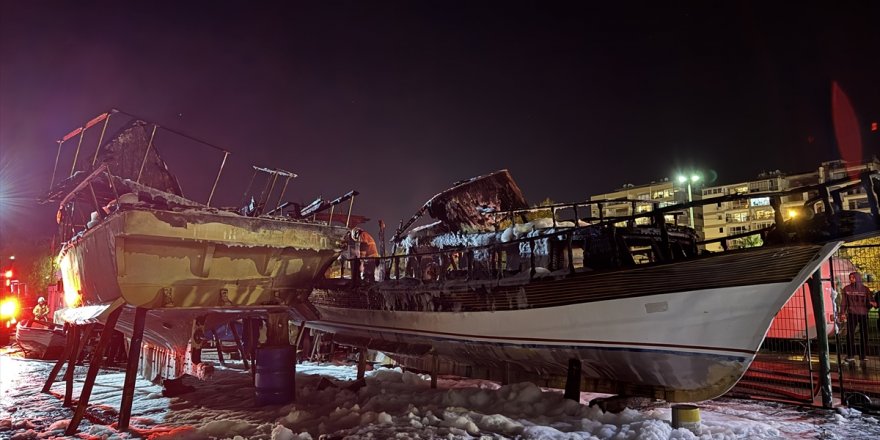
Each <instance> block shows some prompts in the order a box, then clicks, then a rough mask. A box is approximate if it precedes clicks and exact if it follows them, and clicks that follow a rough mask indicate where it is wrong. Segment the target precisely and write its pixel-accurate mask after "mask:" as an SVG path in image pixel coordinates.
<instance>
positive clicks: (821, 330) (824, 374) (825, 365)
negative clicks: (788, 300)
mask: <svg viewBox="0 0 880 440" xmlns="http://www.w3.org/2000/svg"><path fill="white" fill-rule="evenodd" d="M809 285H810V299H811V300H812V301H813V316H815V317H816V342H817V343H818V344H819V347H818V351H819V391H820V393H821V394H822V407H823V408H832V407H833V403H832V399H831V397H832V396H831V393H832V389H831V362H830V361H829V359H828V351H829V349H828V329H827V328H826V326H825V299H824V298H823V292H822V268H821V266H820V268H819V269H816V272H815V273H813V275H812V276H811V277H810V280H809Z"/></svg>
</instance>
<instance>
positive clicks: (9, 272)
mask: <svg viewBox="0 0 880 440" xmlns="http://www.w3.org/2000/svg"><path fill="white" fill-rule="evenodd" d="M3 276H5V277H6V278H12V269H9V270H7V271H6V273H4V274H3Z"/></svg>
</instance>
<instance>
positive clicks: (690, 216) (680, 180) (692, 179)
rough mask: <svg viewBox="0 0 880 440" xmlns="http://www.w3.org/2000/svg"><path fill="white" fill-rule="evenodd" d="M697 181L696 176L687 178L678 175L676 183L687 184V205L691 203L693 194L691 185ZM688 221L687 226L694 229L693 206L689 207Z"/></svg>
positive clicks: (698, 179) (697, 176) (697, 177)
mask: <svg viewBox="0 0 880 440" xmlns="http://www.w3.org/2000/svg"><path fill="white" fill-rule="evenodd" d="M699 181H700V176H699V175H698V174H691V176H690V178H688V176H685V175H681V174H679V175H678V183H687V190H688V203H691V202H692V201H693V193H692V190H691V183H697V182H699ZM688 220H689V221H688V226H690V227H691V229H695V228H694V207H693V206H690V207H689V208H688Z"/></svg>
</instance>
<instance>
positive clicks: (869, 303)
mask: <svg viewBox="0 0 880 440" xmlns="http://www.w3.org/2000/svg"><path fill="white" fill-rule="evenodd" d="M871 307H877V303H876V302H875V301H874V297H873V295H872V294H871V291H870V290H868V288H867V287H865V285H864V284H862V275H861V274H860V273H858V272H852V273H850V274H849V284H848V285H847V286H846V287H844V288H843V307H842V310H841V311H842V315H843V316H845V317H846V350H847V351H846V354H847V359H846V360H847V361H852V360H853V357H855V337H856V327H858V329H859V348H860V349H861V350H860V351H859V358H860V359H861V360H863V361H864V360H865V358H866V357H867V356H868V309H870V308H871Z"/></svg>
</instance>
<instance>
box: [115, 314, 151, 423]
mask: <svg viewBox="0 0 880 440" xmlns="http://www.w3.org/2000/svg"><path fill="white" fill-rule="evenodd" d="M146 320H147V309H145V308H142V307H138V308H137V309H135V312H134V329H133V330H132V334H131V345H130V347H129V350H128V362H127V364H126V366H125V383H124V384H123V385H122V403H121V404H120V406H119V426H118V427H117V429H118V430H119V432H125V431H128V423H129V421H130V420H131V404H132V402H134V385H135V380H137V374H138V371H137V370H138V362H139V361H140V357H141V343H142V342H143V340H144V323H145V322H146Z"/></svg>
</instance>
